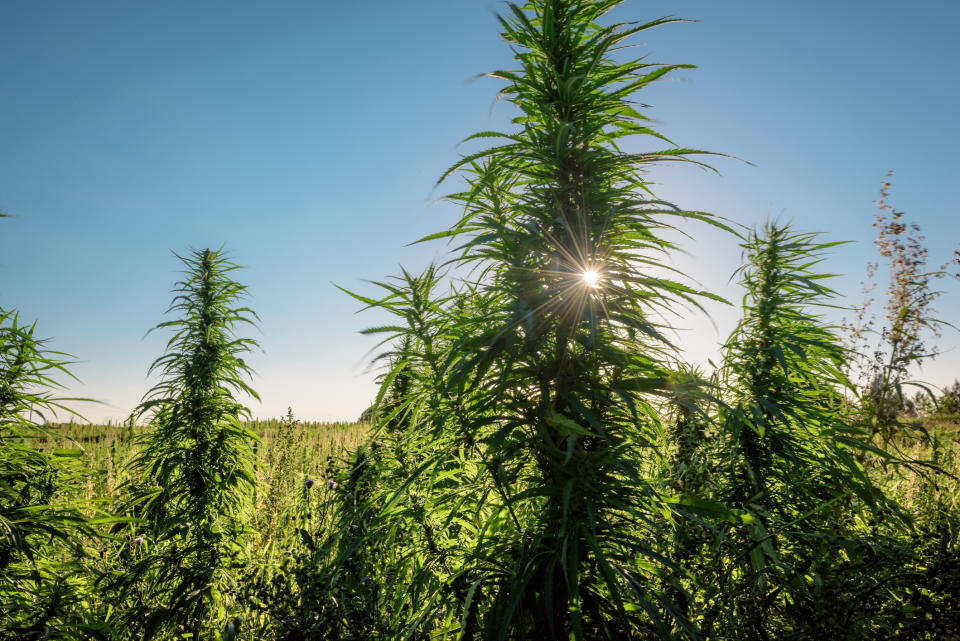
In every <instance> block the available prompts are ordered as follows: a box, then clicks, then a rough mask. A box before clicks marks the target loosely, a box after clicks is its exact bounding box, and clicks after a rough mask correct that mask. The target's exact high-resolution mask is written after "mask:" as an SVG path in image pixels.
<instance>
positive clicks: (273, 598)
mask: <svg viewBox="0 0 960 641" xmlns="http://www.w3.org/2000/svg"><path fill="white" fill-rule="evenodd" d="M617 4H619V0H532V1H531V2H529V3H528V4H527V5H526V6H524V7H519V6H515V5H513V4H508V5H507V12H506V14H505V15H504V16H503V17H502V18H501V25H502V28H503V35H504V38H505V39H506V40H507V41H508V42H509V43H510V45H511V47H512V48H513V50H514V51H515V53H516V60H517V64H518V68H517V69H516V70H512V71H496V72H494V73H492V74H490V75H491V76H492V77H494V78H497V79H500V81H502V82H503V83H505V86H504V87H503V88H502V89H501V91H500V95H501V97H503V98H505V99H506V100H508V101H509V102H510V103H512V104H513V106H514V107H515V108H516V110H517V117H516V118H515V119H514V121H513V125H514V128H513V129H512V130H511V131H508V132H481V133H478V134H475V135H474V136H471V138H470V139H472V140H481V141H488V142H489V141H492V143H493V144H492V145H491V146H488V147H484V148H481V149H479V150H478V151H476V152H474V153H470V154H467V155H465V156H464V157H462V158H461V159H460V160H458V161H457V162H456V163H455V164H454V166H453V167H452V168H451V169H450V170H449V171H447V172H446V173H445V174H444V175H443V176H442V177H441V182H442V181H443V180H445V179H447V178H449V177H454V176H458V177H459V178H460V179H462V183H461V185H462V188H460V189H459V191H457V192H456V193H453V194H451V195H450V196H449V199H450V200H451V201H453V202H456V203H458V204H459V205H460V206H462V211H463V214H462V217H461V219H460V220H459V221H457V222H456V223H455V224H454V225H453V226H452V227H451V228H450V229H448V230H446V231H440V232H438V233H436V234H433V235H431V236H429V237H427V238H425V239H423V240H424V241H430V242H435V241H438V240H447V241H450V242H452V244H453V249H451V250H450V253H449V256H448V260H447V261H446V262H445V263H444V265H443V266H435V265H434V266H429V267H428V268H427V269H425V270H424V271H423V272H422V273H419V274H417V273H413V272H409V271H406V270H402V271H401V273H400V274H399V275H398V276H396V277H391V278H387V279H385V280H383V281H381V282H379V283H376V284H375V287H376V288H377V290H378V291H377V293H369V292H360V293H351V295H352V296H354V297H355V298H356V299H357V300H359V301H360V302H362V303H363V304H364V305H365V306H367V307H370V308H377V309H379V310H381V311H383V312H385V313H387V314H389V315H392V317H393V318H394V320H393V321H392V322H390V323H388V324H386V325H382V326H377V327H373V328H371V329H369V330H367V333H369V334H371V335H374V336H377V337H379V338H380V339H382V343H381V345H383V346H385V347H384V350H383V352H382V353H381V355H380V356H379V357H378V361H379V362H380V363H381V364H382V366H383V375H382V378H381V386H380V392H379V394H378V397H377V400H376V403H375V404H374V406H373V407H371V408H370V409H369V410H368V411H367V412H365V413H364V419H365V421H364V422H363V423H358V424H355V425H353V424H351V425H305V424H302V423H300V422H298V421H297V420H296V419H295V418H294V416H293V414H292V412H291V413H289V414H288V415H287V416H286V417H285V418H283V419H282V420H279V421H268V422H258V421H252V420H250V413H249V410H247V409H246V408H245V407H244V405H243V403H242V401H243V399H244V398H246V397H256V392H255V391H254V388H253V383H252V382H251V378H250V372H249V369H248V367H247V365H246V363H245V362H244V360H243V355H244V354H245V353H246V352H247V351H248V350H249V349H251V348H253V347H255V346H256V343H255V342H253V341H252V340H251V339H249V338H246V337H244V335H243V330H244V328H246V327H249V326H252V325H253V324H254V323H255V322H256V315H255V314H254V313H253V311H252V310H250V309H249V308H247V307H245V306H244V303H243V297H244V295H245V288H244V287H243V286H242V285H240V284H239V283H238V282H237V281H235V280H234V279H233V278H234V273H235V270H236V269H237V268H236V265H234V264H233V263H232V262H231V261H230V260H229V259H228V258H227V257H226V255H225V254H224V253H223V252H222V251H214V250H197V251H191V252H190V253H189V254H187V255H186V256H184V257H182V258H181V260H182V261H183V263H184V267H185V271H184V277H183V279H182V280H181V282H179V283H177V285H176V286H175V289H174V299H173V302H172V304H171V307H170V309H169V310H168V311H169V312H170V313H171V314H173V315H174V316H175V318H173V319H172V320H168V321H166V322H163V323H161V324H160V325H158V326H157V328H156V329H158V330H160V331H167V332H171V333H172V337H171V338H170V340H169V342H168V344H167V348H166V351H165V353H164V354H163V355H161V356H160V357H159V358H158V359H157V361H156V362H155V363H154V366H153V369H154V370H155V371H157V372H158V373H159V374H160V382H159V383H158V384H157V385H156V386H155V387H154V388H153V389H152V390H150V391H149V392H147V394H146V395H145V396H144V401H143V403H142V404H141V405H140V407H139V408H138V409H137V410H136V412H135V414H134V416H132V417H131V419H130V420H129V422H128V423H126V424H124V425H109V426H89V425H84V424H82V423H78V422H71V423H68V424H62V423H61V424H58V423H54V422H52V420H53V418H54V413H55V411H56V410H60V412H61V414H62V413H63V412H64V411H67V410H66V408H65V407H64V403H65V402H66V401H67V400H69V399H58V398H57V394H56V390H57V389H62V388H60V383H63V382H64V380H65V379H64V377H65V376H68V371H67V366H68V363H67V362H66V359H68V358H69V357H67V356H65V355H62V354H59V353H56V352H53V351H50V350H49V349H48V348H47V346H46V344H45V343H44V342H43V341H41V340H38V339H37V338H36V337H35V336H34V329H33V326H32V325H24V324H23V323H22V322H21V321H20V320H19V318H18V316H17V314H16V313H15V312H12V311H10V312H8V311H0V526H2V527H0V569H2V571H3V574H2V578H0V638H5V639H6V638H9V639H42V638H75V639H87V638H96V639H110V640H114V639H116V640H123V639H174V638H177V639H184V638H190V639H216V638H220V639H225V640H229V639H277V640H279V639H289V640H293V639H298V640H299V639H341V640H346V639H354V640H356V639H411V640H412V639H464V640H467V639H498V640H506V639H511V640H524V639H529V640H531V641H535V640H548V639H577V640H580V639H611V640H614V639H636V640H647V639H650V640H653V639H716V640H720V639H745V640H751V641H753V640H757V641H760V640H768V639H849V640H860V639H877V640H879V639H930V640H934V639H940V640H945V639H958V638H960V614H958V609H957V607H956V605H955V604H956V603H960V539H958V537H960V531H958V528H960V505H958V502H957V496H958V491H960V487H958V479H957V475H958V474H960V463H958V460H957V453H958V451H960V446H958V443H960V430H958V426H960V415H958V411H960V388H957V387H956V386H954V388H951V389H947V390H943V391H939V390H935V389H932V388H929V387H922V388H920V393H919V394H918V395H916V396H911V395H910V393H909V387H908V385H909V382H910V381H909V373H910V372H911V368H913V367H914V366H915V365H916V364H917V363H919V362H920V361H921V360H922V359H923V358H926V357H928V355H929V354H930V349H928V346H927V345H925V341H929V340H930V339H931V334H930V333H929V330H930V329H933V330H937V329H941V328H946V327H948V326H949V323H946V322H944V321H942V320H938V319H936V318H935V317H934V316H933V314H934V310H933V307H932V305H933V303H934V302H935V300H936V299H937V297H938V296H939V295H940V292H939V291H938V290H935V289H933V284H934V283H935V281H937V280H938V279H941V278H945V277H949V276H951V275H952V272H951V270H952V269H954V268H955V266H956V264H957V259H956V258H955V259H954V261H953V262H952V263H948V264H946V265H944V266H943V267H941V268H939V269H929V268H928V267H927V265H926V262H927V254H926V250H925V249H924V248H923V246H922V242H921V239H920V238H919V236H918V235H917V234H916V227H912V228H910V227H908V226H907V225H906V224H905V223H904V222H902V217H903V214H902V213H901V212H897V211H895V210H893V209H892V208H890V207H889V206H888V205H887V204H886V198H887V194H888V190H889V183H884V188H883V192H882V198H881V200H880V206H881V210H880V215H879V216H878V219H877V223H876V227H877V231H878V234H879V238H878V246H879V248H880V257H881V259H882V260H884V261H886V262H887V264H888V265H889V268H890V288H889V291H888V296H887V301H888V304H887V307H886V313H885V316H884V318H883V319H880V320H876V321H873V322H871V321H870V319H869V312H868V309H869V308H868V306H867V305H866V304H865V305H863V306H861V307H859V308H856V310H857V314H856V316H857V318H856V320H855V321H853V322H851V324H850V325H849V326H847V327H845V328H841V327H836V326H833V325H831V324H830V323H829V322H828V321H827V320H826V316H827V313H828V311H829V310H830V308H831V307H834V306H837V305H838V304H839V303H838V301H837V298H836V294H835V293H834V292H833V291H832V290H831V289H830V287H829V275H828V274H825V273H822V272H821V271H820V265H821V263H822V261H823V260H824V259H825V258H826V256H827V254H828V252H829V251H830V249H831V248H832V247H833V246H835V245H836V244H837V243H831V242H826V241H825V240H823V239H822V238H821V237H819V236H818V235H817V234H814V233H806V232H801V231H797V230H795V229H793V228H792V227H791V226H790V225H788V224H784V223H780V222H776V221H774V222H768V223H766V224H765V225H764V226H762V227H761V228H758V229H752V230H743V231H740V230H739V229H738V228H737V226H736V225H734V224H732V223H729V221H721V220H719V219H717V218H716V217H714V216H711V215H710V214H708V213H704V212H694V211H686V210H684V209H682V208H680V207H678V206H676V205H674V204H672V203H669V202H665V201H663V200H661V199H658V198H657V197H656V196H655V195H654V194H653V193H652V185H651V183H650V182H649V180H648V179H647V172H648V171H649V169H650V168H651V167H653V166H655V165H657V164H658V163H662V162H684V163H691V164H694V165H697V166H700V167H704V168H707V169H709V167H708V166H707V165H705V164H704V162H703V160H702V159H703V158H705V157H709V155H708V154H707V153H706V152H703V151H699V150H696V149H692V148H685V147H677V146H675V145H674V144H673V143H672V142H671V141H669V140H667V139H666V138H664V137H663V136H662V135H661V134H659V133H658V132H657V131H656V130H655V129H654V128H653V126H652V123H651V122H650V121H649V120H648V119H647V118H646V117H645V116H644V115H643V114H642V113H641V111H639V106H638V104H637V103H635V102H633V99H634V98H635V95H636V94H637V92H639V91H641V90H642V89H643V88H644V87H645V86H647V85H648V84H650V83H652V82H655V81H656V80H658V79H660V78H661V77H663V76H665V75H667V74H669V73H670V72H672V71H674V70H676V69H679V68H684V67H687V66H688V65H660V64H650V63H647V62H645V61H643V60H632V59H623V60H621V58H622V57H623V54H622V53H620V51H621V50H622V49H623V45H624V44H625V43H627V42H629V39H630V37H631V36H634V35H635V34H638V33H640V32H642V31H644V30H646V29H650V28H655V27H659V26H662V25H665V24H668V23H671V22H675V20H672V19H659V20H654V21H652V22H649V23H636V24H632V23H631V24H614V25H607V26H602V24H601V23H602V21H603V19H604V15H605V14H606V13H607V12H608V11H609V10H610V9H612V8H613V7H614V6H616V5H617ZM631 137H635V138H631ZM638 141H641V142H638ZM642 141H652V142H655V143H656V144H657V145H658V147H657V148H655V149H657V150H656V151H632V150H633V149H634V148H635V146H636V145H639V144H642ZM697 225H712V226H714V227H716V228H719V229H722V230H724V231H725V232H726V233H729V234H731V235H733V236H734V237H737V238H738V240H739V242H740V243H741V246H742V248H743V256H744V264H743V267H742V268H741V269H740V270H739V271H738V273H737V277H738V279H739V282H740V285H741V286H742V288H743V299H742V310H741V312H742V314H741V320H740V322H739V323H738V325H737V327H736V328H735V330H734V331H733V333H732V334H731V335H730V337H729V338H728V339H727V340H726V342H725V343H724V345H723V348H722V354H721V359H720V361H719V362H718V363H717V364H716V368H715V370H714V371H713V372H710V373H706V372H701V371H698V370H697V369H696V368H694V367H691V366H690V365H688V364H686V363H684V362H683V360H682V358H681V356H680V351H679V350H678V349H677V346H675V345H674V344H673V342H672V340H671V337H672V336H674V335H675V334H674V332H672V326H671V323H672V322H673V321H674V319H675V318H676V317H677V315H678V314H681V313H687V312H688V311H690V310H698V309H701V305H702V304H703V302H704V301H706V300H713V301H721V302H725V301H722V300H721V299H719V297H717V296H715V295H713V294H711V293H709V292H704V291H700V290H698V289H697V288H696V287H694V286H693V285H692V284H691V283H690V282H688V281H687V280H686V278H685V277H684V276H683V275H682V274H678V273H674V272H672V271H671V270H670V268H669V267H668V265H669V261H668V260H666V259H667V258H668V257H669V255H670V254H671V253H672V252H674V251H676V250H677V248H676V246H675V244H674V241H673V240H672V239H673V238H676V234H675V233H672V232H674V231H675V230H676V229H678V228H679V229H681V230H683V231H684V232H687V233H695V230H696V228H697ZM911 230H912V231H911ZM958 257H960V255H958ZM876 269H877V267H872V269H871V271H872V272H875V271H876ZM876 325H879V328H878V327H877V326H876ZM58 381H59V383H58ZM71 407H72V405H71Z"/></svg>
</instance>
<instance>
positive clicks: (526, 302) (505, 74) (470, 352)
mask: <svg viewBox="0 0 960 641" xmlns="http://www.w3.org/2000/svg"><path fill="white" fill-rule="evenodd" d="M619 4H620V2H619V0H533V1H532V2H529V3H528V4H526V5H525V6H523V7H520V6H517V5H515V4H512V3H508V12H507V15H506V16H502V17H501V18H500V23H501V26H502V28H503V37H504V39H505V40H506V41H507V42H509V43H510V45H511V46H512V47H513V49H514V51H515V52H516V60H517V63H518V65H519V68H518V69H516V70H512V71H496V72H493V73H491V74H489V75H490V76H491V77H493V78H497V79H499V80H502V81H505V82H506V83H507V86H506V87H505V88H503V89H502V90H501V92H500V96H501V97H504V98H506V99H507V100H508V101H509V102H511V103H512V104H513V105H514V106H515V107H516V108H517V109H518V110H519V112H520V115H519V116H518V117H516V118H515V119H514V120H513V123H514V124H515V125H516V129H515V130H514V131H513V132H512V133H498V132H481V133H478V134H475V135H474V136H471V137H470V138H468V140H475V139H488V140H497V139H499V140H500V141H502V144H498V145H495V146H492V147H489V148H486V149H483V150H481V151H478V152H476V153H473V154H470V155H467V156H465V157H463V158H462V159H461V160H459V161H458V162H457V163H455V165H454V166H453V167H452V168H451V169H450V170H448V171H447V172H446V173H445V174H444V175H443V176H442V177H441V181H442V180H443V179H445V178H447V177H448V176H450V175H451V174H453V173H454V172H456V171H458V170H460V171H461V175H462V176H463V177H464V178H465V180H466V182H467V188H466V190H465V191H463V192H460V193H457V194H453V195H452V196H450V197H449V198H450V200H452V201H454V202H457V203H460V204H461V205H462V206H463V208H464V214H463V217H462V218H461V220H460V221H459V222H458V223H457V224H456V225H455V226H454V227H453V228H452V229H450V230H449V231H446V232H441V233H438V234H434V235H431V236H428V237H427V238H426V239H424V240H427V239H437V238H451V239H457V240H459V241H460V242H461V244H460V246H459V248H458V250H457V251H456V253H455V254H454V255H453V256H452V258H451V260H450V262H451V263H452V264H453V266H454V269H455V270H456V272H455V273H466V272H469V274H470V276H468V277H467V278H466V282H465V283H464V284H463V287H464V288H465V289H464V291H468V292H469V294H468V295H469V296H470V301H469V302H466V303H465V302H463V301H458V296H456V295H454V297H453V300H452V301H451V302H450V304H449V305H447V306H446V307H445V309H447V310H449V315H448V320H449V327H447V328H446V329H445V330H444V332H442V333H443V334H444V335H445V336H446V337H448V338H449V339H450V340H449V341H448V343H447V345H446V346H445V348H444V349H445V350H446V351H445V354H444V358H442V359H441V361H440V362H441V364H442V368H441V369H440V370H439V371H438V374H439V377H440V384H441V389H440V394H439V395H436V394H434V395H430V394H420V395H419V396H418V395H416V394H415V395H412V396H410V398H412V399H419V400H416V401H415V402H416V404H417V408H416V410H417V411H414V408H413V407H410V406H409V405H407V406H405V407H406V409H405V410H404V411H405V412H406V413H407V415H408V416H416V417H417V420H415V421H414V422H413V423H412V424H411V426H410V427H409V428H408V429H409V430H411V431H414V432H420V433H423V434H430V435H433V436H434V437H435V438H433V439H424V442H425V443H429V448H430V449H429V450H422V451H421V452H420V453H419V454H423V453H426V454H427V455H426V456H414V457H412V458H413V460H415V461H416V463H415V465H416V467H415V468H414V470H413V473H412V474H410V475H408V476H407V478H406V480H405V481H404V483H403V484H402V485H401V486H400V487H399V488H397V489H395V490H393V492H392V495H391V496H390V497H389V498H388V500H387V501H386V502H385V506H384V508H383V509H382V510H381V511H380V514H382V515H390V516H389V518H390V520H392V522H393V523H395V524H399V525H395V526H394V530H398V529H399V530H401V531H405V530H407V529H409V536H410V537H411V538H416V537H417V536H418V533H424V534H423V535H424V536H427V534H426V533H425V529H424V527H423V524H425V523H426V524H430V526H431V527H430V531H432V536H433V537H434V541H433V543H432V544H431V542H430V541H425V545H421V546H420V547H416V548H411V549H409V550H407V551H406V553H401V552H398V554H399V555H401V556H402V557H403V560H404V562H405V563H406V564H407V565H406V567H407V568H408V570H407V573H406V574H405V575H404V576H406V577H409V578H408V579H407V580H408V585H407V587H408V591H407V595H408V596H407V601H406V603H404V604H403V605H402V606H401V607H399V608H397V609H396V610H394V612H395V613H396V619H397V620H398V621H399V622H400V623H399V624H398V628H397V629H398V631H399V633H402V635H403V636H402V637H401V638H412V636H413V635H415V634H417V633H418V632H417V631H424V632H425V631H426V630H434V631H442V632H443V633H444V634H447V635H449V636H448V637H447V638H462V639H470V638H488V639H556V638H574V639H588V638H589V639H640V638H649V636H650V635H651V634H655V635H659V636H661V637H663V638H667V637H668V636H669V635H670V634H671V628H672V627H673V625H674V624H675V622H676V623H677V624H678V625H679V626H680V628H681V630H682V634H685V635H686V636H688V637H691V638H696V637H697V634H698V633H697V631H696V629H695V628H694V627H693V626H691V625H690V624H689V623H688V622H687V621H686V620H685V617H684V615H683V613H682V612H681V611H680V610H679V609H678V608H677V607H676V605H675V604H674V603H673V602H672V599H671V598H670V597H669V596H668V593H667V591H666V590H665V589H664V588H663V585H664V582H665V581H670V577H671V576H673V575H675V574H676V573H677V568H674V567H671V566H672V564H671V563H670V561H669V560H668V559H666V558H664V557H663V556H661V555H660V554H659V553H658V552H656V551H655V548H656V547H657V541H659V540H661V539H662V538H663V537H665V536H668V534H667V532H668V529H669V528H668V526H667V525H665V523H666V522H667V521H669V520H670V519H672V518H673V516H674V512H673V511H672V508H671V506H672V505H673V504H672V503H670V502H668V501H667V500H665V497H664V496H663V495H662V494H661V489H660V488H661V487H662V486H661V485H658V484H655V483H652V482H650V481H648V480H647V479H646V478H644V474H643V472H642V468H643V467H644V463H645V461H648V460H649V459H650V458H651V457H657V456H659V454H658V452H657V451H656V449H655V446H654V444H655V443H656V442H658V440H659V432H660V428H661V425H660V417H659V415H658V414H657V412H656V411H655V409H654V405H653V399H654V398H655V397H657V396H667V395H668V394H669V393H670V392H669V386H668V380H669V378H670V376H669V374H670V373H669V371H668V366H667V363H668V362H669V359H668V356H669V355H671V354H672V350H673V348H672V346H671V345H670V344H669V342H668V340H667V339H666V338H665V335H664V330H665V329H666V328H667V325H666V322H667V321H665V320H664V319H665V318H669V316H670V315H671V314H672V313H673V312H675V311H677V309H678V306H694V307H696V306H698V305H699V303H698V301H700V300H702V298H703V297H711V295H709V294H706V293H703V292H699V291H696V290H694V289H693V288H691V287H689V286H687V285H685V284H682V283H681V282H679V280H674V279H672V278H671V277H670V269H669V267H666V266H665V265H664V263H665V260H664V259H665V258H666V257H667V256H669V254H670V252H671V251H673V250H674V249H675V247H674V245H673V244H672V243H671V242H670V241H669V240H667V239H666V238H665V235H664V232H665V231H666V230H667V229H668V228H670V226H671V225H672V224H675V223H671V222H669V221H671V220H673V221H676V222H680V221H682V220H686V219H696V220H701V221H707V222H709V223H711V224H718V223H716V221H714V220H713V219H712V218H711V217H710V216H708V215H706V214H703V213H699V212H688V211H683V210H681V209H679V208H677V207H676V206H674V205H672V204H670V203H667V202H664V201H662V200H659V199H657V198H656V197H654V196H652V195H651V189H650V184H649V182H648V181H647V179H646V178H645V177H644V176H645V170H646V168H648V167H651V166H653V165H654V164H656V163H659V162H663V161H680V162H690V163H694V164H698V165H699V164H700V163H699V162H698V161H696V160H693V159H692V158H691V157H690V156H691V155H692V154H696V153H701V152H697V151H696V150H692V149H684V148H677V147H673V146H672V143H670V141H668V140H667V139H666V138H664V137H663V136H662V135H661V134H659V133H657V132H656V131H655V130H654V129H653V128H652V127H651V126H650V124H649V121H648V119H647V118H646V117H645V116H643V115H642V114H641V113H640V112H639V111H637V106H636V103H634V102H632V101H631V100H630V99H631V97H632V96H633V95H634V94H635V93H636V92H637V91H638V90H640V89H642V88H644V87H645V86H647V85H649V84H650V83H652V82H655V81H656V80H658V79H660V78H662V77H663V76H665V75H667V74H668V73H670V72H672V71H674V70H677V69H682V68H689V65H662V64H656V63H648V62H645V61H643V60H628V61H624V62H620V61H617V60H615V59H614V57H613V56H614V53H615V52H616V51H617V50H618V49H620V48H622V45H623V44H624V42H625V41H626V40H628V39H629V38H630V37H631V36H633V35H635V34H638V33H640V32H642V31H644V30H646V29H650V28H653V27H657V26H661V25H665V24H668V23H672V22H676V20H673V19H669V18H663V19H659V20H654V21H652V22H648V23H642V24H641V23H624V24H614V25H610V26H602V25H601V24H599V21H600V19H601V18H602V17H603V16H604V15H605V14H606V13H607V12H609V11H610V10H611V9H613V8H614V7H616V6H617V5H619ZM630 136H642V137H646V138H647V139H651V140H657V141H658V144H662V143H663V142H666V143H667V145H671V146H669V147H668V148H666V149H662V150H657V151H628V150H626V149H624V148H622V147H621V144H622V142H623V140H624V139H625V138H628V137H630ZM636 144H637V143H635V142H633V141H631V146H632V147H633V146H635V145H636ZM721 226H722V225H721ZM394 298H395V296H394V295H392V294H391V295H388V296H387V297H386V298H385V299H384V302H383V305H382V306H387V305H388V304H389V301H392V300H393V299H394ZM397 363H398V364H399V366H398V368H395V369H394V370H393V371H390V372H388V374H387V376H386V377H385V385H388V384H389V383H391V382H392V381H394V380H395V379H396V377H397V376H398V375H399V367H406V365H407V364H408V363H407V362H405V361H404V359H399V360H398V361H397ZM394 407H397V405H394ZM413 487H417V488H418V492H417V493H418V495H419V499H420V504H419V507H416V506H414V504H413V502H412V501H411V500H410V498H409V497H407V496H406V495H407V494H408V493H409V491H410V489H411V488H413ZM384 518H387V517H384ZM436 539H441V542H437V540H436ZM444 539H445V540H446V543H444V542H443V541H442V540H444ZM398 587H400V586H398Z"/></svg>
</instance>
